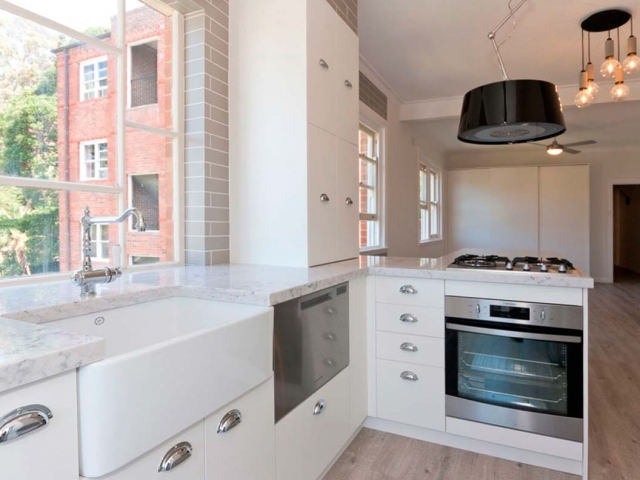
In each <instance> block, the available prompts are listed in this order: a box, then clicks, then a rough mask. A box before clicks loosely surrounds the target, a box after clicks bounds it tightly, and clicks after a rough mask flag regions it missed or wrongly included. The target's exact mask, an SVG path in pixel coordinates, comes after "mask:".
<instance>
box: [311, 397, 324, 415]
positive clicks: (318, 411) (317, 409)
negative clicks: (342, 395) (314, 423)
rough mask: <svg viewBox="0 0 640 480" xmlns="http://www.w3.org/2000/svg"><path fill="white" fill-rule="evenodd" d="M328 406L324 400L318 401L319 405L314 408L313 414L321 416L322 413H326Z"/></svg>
mask: <svg viewBox="0 0 640 480" xmlns="http://www.w3.org/2000/svg"><path fill="white" fill-rule="evenodd" d="M326 406H327V404H326V403H325V402H324V400H318V403H316V406H315V407H313V414H314V415H320V414H321V413H322V412H324V409H325V407H326Z"/></svg>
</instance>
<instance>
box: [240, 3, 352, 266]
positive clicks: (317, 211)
mask: <svg viewBox="0 0 640 480" xmlns="http://www.w3.org/2000/svg"><path fill="white" fill-rule="evenodd" d="M230 9H231V15H230V22H231V25H230V36H231V38H230V50H231V52H230V53H231V56H232V57H233V58H236V59H237V61H235V62H233V64H232V65H231V69H230V83H231V84H233V85H234V89H233V90H232V91H231V92H230V96H231V97H230V102H229V104H230V112H229V114H230V117H231V118H235V119H237V120H238V121H235V122H231V125H230V149H231V151H230V155H231V156H233V157H234V158H235V161H234V162H232V164H231V166H230V177H231V181H232V184H233V188H232V189H231V191H230V206H231V208H230V216H231V217H230V225H231V231H230V237H231V243H233V245H234V248H233V249H232V251H231V261H232V263H247V264H271V265H279V266H295V267H309V266H316V265H320V264H324V263H331V262H336V261H341V260H346V259H349V258H355V257H357V255H358V251H359V246H358V223H359V220H358V215H357V211H358V201H357V192H358V190H357V188H358V168H357V167H358V166H357V161H358V157H357V144H358V120H359V105H360V103H359V98H358V96H359V93H358V92H359V86H358V82H359V72H358V69H359V41H358V37H357V35H356V34H355V33H354V32H352V31H351V30H350V28H349V27H348V26H347V25H346V24H345V22H344V20H342V19H341V18H340V17H339V15H338V14H337V13H336V12H335V11H334V9H333V8H332V7H331V5H329V3H328V2H327V1H326V0H270V1H268V2H265V1H264V0H246V1H243V2H237V3H236V4H233V3H232V4H231V5H230ZM256 79H260V81H256ZM315 130H320V131H321V132H322V133H318V132H317V131H315ZM343 143H344V144H349V145H350V147H347V145H343ZM329 149H334V152H333V156H332V154H330V153H329ZM342 157H344V158H347V157H349V159H350V160H349V161H348V162H344V163H343V162H342V161H341V158H342ZM331 162H333V164H332V165H329V163H331ZM354 162H355V164H354ZM329 191H331V192H333V195H330V194H329V193H328V192H329ZM322 193H325V194H326V195H327V196H328V198H329V200H325V202H324V205H323V204H320V202H321V200H320V195H322ZM347 197H349V198H351V199H352V200H353V202H354V203H353V204H352V205H351V206H350V208H347V207H346V205H345V201H346V198H347ZM323 198H326V197H323Z"/></svg>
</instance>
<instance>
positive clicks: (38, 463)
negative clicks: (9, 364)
mask: <svg viewBox="0 0 640 480" xmlns="http://www.w3.org/2000/svg"><path fill="white" fill-rule="evenodd" d="M76 398H77V396H76V372H75V370H73V371H70V372H67V373H63V374H61V375H58V376H55V377H51V378H47V379H44V380H41V381H39V382H35V383H31V384H28V385H25V386H22V387H19V388H16V389H14V390H9V391H7V392H4V393H1V394H0V417H4V416H5V415H7V414H10V413H11V412H13V411H14V410H16V409H18V408H21V407H27V406H30V405H37V406H41V407H46V409H48V410H49V411H50V412H51V415H52V416H51V418H50V419H49V420H48V423H47V424H44V422H39V420H40V419H44V417H48V415H47V413H46V410H44V409H42V408H41V407H35V408H30V409H23V412H22V414H16V415H14V416H13V418H15V416H17V415H22V419H23V420H24V421H27V417H26V416H25V415H28V416H29V418H30V419H32V420H33V421H38V423H34V425H37V424H42V425H44V426H41V427H39V428H37V429H35V430H33V431H32V432H31V433H29V434H27V435H24V436H21V437H17V438H14V439H13V440H9V441H7V442H6V443H2V444H0V477H1V478H6V479H7V480H8V479H11V480H52V479H61V480H63V479H64V480H66V479H74V478H78V411H77V402H76ZM30 411H33V412H34V413H33V414H29V413H28V412H30ZM36 411H40V412H44V413H43V414H40V413H35V412H36ZM42 415H44V417H43V416H42ZM32 420H29V422H31V421H32ZM4 423H5V422H3V424H4Z"/></svg>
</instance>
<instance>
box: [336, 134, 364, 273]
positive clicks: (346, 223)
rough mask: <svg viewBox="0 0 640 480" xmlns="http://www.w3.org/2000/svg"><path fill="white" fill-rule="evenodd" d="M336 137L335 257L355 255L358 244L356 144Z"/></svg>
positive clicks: (353, 256)
mask: <svg viewBox="0 0 640 480" xmlns="http://www.w3.org/2000/svg"><path fill="white" fill-rule="evenodd" d="M336 140H337V144H338V146H337V153H338V155H337V162H336V163H337V168H336V177H337V179H336V181H337V195H336V256H335V260H336V261H338V260H347V259H349V258H356V257H357V256H358V255H359V253H360V251H359V246H358V227H359V224H360V222H359V211H358V147H357V146H356V145H352V144H350V143H347V142H345V141H344V140H341V139H336Z"/></svg>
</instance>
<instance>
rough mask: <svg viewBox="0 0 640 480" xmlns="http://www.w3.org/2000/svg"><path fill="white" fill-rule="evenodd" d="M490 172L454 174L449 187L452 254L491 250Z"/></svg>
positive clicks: (477, 171) (459, 171)
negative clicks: (460, 251) (461, 251)
mask: <svg viewBox="0 0 640 480" xmlns="http://www.w3.org/2000/svg"><path fill="white" fill-rule="evenodd" d="M490 182H491V170H489V169H488V168H486V169H475V170H452V171H450V172H449V173H448V175H447V185H448V187H449V238H450V239H451V240H450V242H451V244H450V248H451V251H455V250H460V249H464V248H492V247H493V245H492V244H491V225H490V224H489V222H488V220H487V219H488V218H489V217H490V216H491V211H490V208H491V191H490V190H489V185H490Z"/></svg>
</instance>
